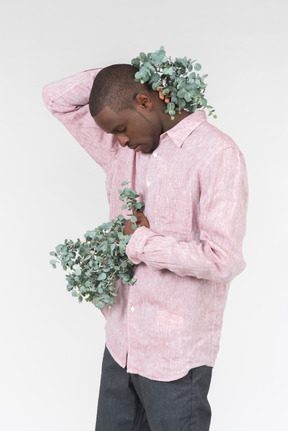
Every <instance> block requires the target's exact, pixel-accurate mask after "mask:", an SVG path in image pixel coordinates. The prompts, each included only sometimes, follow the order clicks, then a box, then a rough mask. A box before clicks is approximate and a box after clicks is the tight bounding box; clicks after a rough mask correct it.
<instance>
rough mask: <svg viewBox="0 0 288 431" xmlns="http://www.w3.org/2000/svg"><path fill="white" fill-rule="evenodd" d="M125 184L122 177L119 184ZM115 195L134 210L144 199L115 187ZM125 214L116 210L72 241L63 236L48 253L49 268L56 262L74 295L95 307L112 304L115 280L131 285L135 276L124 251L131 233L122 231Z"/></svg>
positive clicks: (124, 205) (141, 206)
mask: <svg viewBox="0 0 288 431" xmlns="http://www.w3.org/2000/svg"><path fill="white" fill-rule="evenodd" d="M127 184H129V182H128V181H124V182H123V183H122V184H121V185H122V186H125V185H127ZM118 193H119V199H120V200H121V201H123V202H124V203H123V205H122V207H121V208H122V209H127V208H128V210H129V211H133V210H135V211H137V210H143V209H144V203H143V202H138V201H137V198H138V197H139V195H138V194H137V192H136V191H135V190H132V189H130V188H124V189H123V190H122V189H119V190H118ZM125 221H126V220H125V218H124V216H123V215H122V214H119V215H118V217H117V219H116V220H111V221H109V222H108V223H103V224H102V225H100V226H98V227H97V228H95V229H94V230H91V231H87V232H86V233H85V235H84V237H85V240H84V241H81V240H80V239H79V238H78V239H77V241H76V242H74V241H72V240H67V239H65V241H64V243H63V244H58V245H57V247H56V248H55V251H51V252H50V255H51V256H53V257H54V259H51V260H50V263H51V265H52V267H53V268H56V264H57V263H60V264H61V265H62V268H63V270H64V271H67V270H68V269H69V270H70V272H69V273H68V274H67V275H66V280H67V282H68V283H67V290H68V291H69V292H71V294H72V295H73V296H75V297H77V298H78V301H79V302H82V301H83V299H85V301H88V302H92V301H93V303H94V304H95V306H96V307H98V308H99V309H103V308H104V306H105V304H107V307H108V309H109V308H111V306H112V305H113V304H114V297H115V296H116V295H117V288H116V282H117V281H118V280H120V281H121V282H122V283H123V284H128V285H131V286H132V285H133V284H135V282H136V278H135V277H134V273H133V266H134V265H133V263H132V262H131V261H130V260H129V259H128V257H127V255H126V246H127V244H128V242H129V240H130V238H131V235H124V234H123V228H124V225H125ZM131 221H132V223H133V225H132V226H133V228H134V229H137V225H136V223H135V222H136V221H137V218H136V217H135V216H132V217H131Z"/></svg>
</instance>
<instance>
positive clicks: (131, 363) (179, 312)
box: [43, 65, 248, 431]
mask: <svg viewBox="0 0 288 431" xmlns="http://www.w3.org/2000/svg"><path fill="white" fill-rule="evenodd" d="M136 71H137V69H135V68H134V67H132V66H130V65H113V66H109V67H107V68H104V69H102V70H100V69H95V70H90V71H84V72H82V73H80V74H78V75H75V76H72V77H69V78H66V79H64V80H61V81H59V82H56V83H52V84H49V85H47V86H46V87H45V88H44V91H43V98H44V101H45V103H46V105H47V107H48V108H49V109H50V110H51V112H52V113H53V114H54V115H55V116H56V117H57V118H58V119H59V120H60V121H61V122H62V123H63V124H64V125H65V127H66V128H67V129H68V130H69V131H70V132H71V133H72V135H73V136H74V137H75V138H76V139H77V140H78V142H79V143H80V144H81V145H82V146H83V148H84V149H85V150H86V151H87V152H88V153H89V154H90V155H91V156H92V157H93V158H94V159H95V161H96V162H97V163H98V164H100V165H101V166H102V168H103V169H104V171H105V173H106V189H107V194H108V200H109V204H110V219H112V218H116V217H117V215H118V214H120V213H121V212H122V210H121V201H120V200H119V199H118V196H119V195H118V192H117V190H118V188H119V186H120V184H121V182H122V181H123V180H128V181H132V185H131V186H132V187H133V188H134V189H136V190H137V192H138V193H139V194H140V200H142V201H144V202H145V214H143V213H136V215H137V219H138V225H139V227H138V228H137V230H136V231H135V232H134V230H133V229H132V228H131V222H130V220H129V219H127V221H126V224H125V228H124V233H125V234H133V235H132V237H131V239H130V242H129V244H128V246H127V249H126V252H127V255H128V257H129V259H130V260H131V261H132V262H133V263H134V264H135V277H136V278H137V282H136V284H135V285H134V286H131V287H130V286H127V285H124V286H123V285H120V283H119V285H118V295H117V298H116V304H115V305H114V306H113V307H112V309H111V310H108V309H104V310H103V314H104V316H105V318H106V326H105V330H106V348H105V352H104V358H103V365H102V378H101V385H100V393H99V401H98V413H97V421H96V430H97V431H115V430H119V431H128V430H133V431H136V430H137V431H138V430H139V431H140V430H141V431H148V430H150V431H180V430H181V431H185V430H193V431H208V429H209V426H210V419H211V409H210V405H209V402H208V400H207V394H208V390H209V386H210V380H211V372H212V367H213V366H214V363H215V359H216V356H217V353H218V349H219V340H220V332H221V326H222V318H223V312H224V307H225V303H226V298H227V293H228V289H229V284H230V281H231V280H232V278H234V277H235V276H236V275H237V274H239V273H240V272H241V271H242V270H243V269H244V267H245V262H244V260H243V257H242V252H241V248H242V241H243V237H244V233H245V219H246V209H247V194H248V192H247V175H246V168H245V161H244V159H243V155H242V153H241V152H240V150H239V148H238V147H237V146H236V144H235V143H234V142H233V141H232V139H231V138H230V137H228V136H227V135H225V134H224V133H222V132H220V131H219V130H218V129H217V128H215V127H214V126H212V125H210V124H209V123H208V122H207V121H206V115H205V113H204V111H197V112H195V113H193V114H190V113H189V112H186V111H182V113H181V114H176V116H175V119H174V120H172V119H171V118H170V116H169V115H168V114H165V112H164V111H165V109H166V104H165V102H164V101H163V100H160V98H159V97H158V93H157V92H156V91H153V90H152V89H151V88H150V87H149V85H147V84H140V83H138V82H135V81H134V74H135V72H136ZM91 88H92V89H91ZM119 144H120V145H119Z"/></svg>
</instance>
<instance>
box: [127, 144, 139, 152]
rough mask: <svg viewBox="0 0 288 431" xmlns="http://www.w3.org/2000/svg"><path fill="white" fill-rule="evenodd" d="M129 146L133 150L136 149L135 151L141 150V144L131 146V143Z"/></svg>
mask: <svg viewBox="0 0 288 431" xmlns="http://www.w3.org/2000/svg"><path fill="white" fill-rule="evenodd" d="M129 148H130V149H131V150H134V151H140V144H138V145H135V146H134V147H131V146H130V145H129Z"/></svg>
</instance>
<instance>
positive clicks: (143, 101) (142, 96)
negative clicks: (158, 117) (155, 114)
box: [136, 93, 152, 111]
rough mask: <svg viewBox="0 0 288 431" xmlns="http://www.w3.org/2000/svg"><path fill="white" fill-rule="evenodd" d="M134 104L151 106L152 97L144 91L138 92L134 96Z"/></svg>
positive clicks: (149, 108)
mask: <svg viewBox="0 0 288 431" xmlns="http://www.w3.org/2000/svg"><path fill="white" fill-rule="evenodd" d="M136 104H137V105H138V106H139V108H144V109H148V110H149V111H150V110H151V108H152V99H151V98H150V97H149V96H148V94H146V93H138V94H137V96H136Z"/></svg>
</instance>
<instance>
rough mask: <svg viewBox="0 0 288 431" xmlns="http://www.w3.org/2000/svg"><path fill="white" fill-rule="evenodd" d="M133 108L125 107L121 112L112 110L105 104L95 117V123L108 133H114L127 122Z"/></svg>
mask: <svg viewBox="0 0 288 431" xmlns="http://www.w3.org/2000/svg"><path fill="white" fill-rule="evenodd" d="M131 114H132V110H131V109H124V110H122V111H120V112H115V111H112V109H111V108H109V107H108V106H105V108H104V109H102V111H100V112H99V113H98V114H97V115H96V116H95V117H93V118H94V121H95V123H96V124H97V126H99V127H100V128H101V129H102V130H104V132H106V133H113V132H114V131H115V130H116V129H117V128H119V127H121V126H123V125H124V124H126V123H127V122H128V120H129V118H130V117H131Z"/></svg>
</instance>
